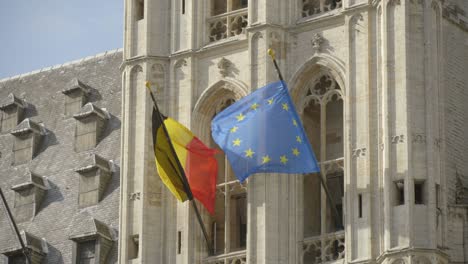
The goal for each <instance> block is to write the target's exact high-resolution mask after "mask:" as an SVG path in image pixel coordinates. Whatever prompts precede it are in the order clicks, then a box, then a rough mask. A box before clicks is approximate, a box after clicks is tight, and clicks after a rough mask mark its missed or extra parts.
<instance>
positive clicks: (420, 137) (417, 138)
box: [412, 133, 426, 144]
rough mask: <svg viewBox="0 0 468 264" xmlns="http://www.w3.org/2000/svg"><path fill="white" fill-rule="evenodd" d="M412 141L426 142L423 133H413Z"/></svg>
mask: <svg viewBox="0 0 468 264" xmlns="http://www.w3.org/2000/svg"><path fill="white" fill-rule="evenodd" d="M412 142H413V143H417V144H423V143H426V135H425V134H423V133H414V134H413V139H412Z"/></svg>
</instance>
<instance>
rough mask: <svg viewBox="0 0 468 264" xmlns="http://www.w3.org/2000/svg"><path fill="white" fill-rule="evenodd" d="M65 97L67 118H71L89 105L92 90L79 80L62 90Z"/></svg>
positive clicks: (74, 80) (75, 79)
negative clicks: (85, 105)
mask: <svg viewBox="0 0 468 264" xmlns="http://www.w3.org/2000/svg"><path fill="white" fill-rule="evenodd" d="M62 93H63V94H65V95H66V97H65V116H71V115H73V114H75V113H77V112H78V111H80V109H81V107H82V106H83V105H84V104H86V103H87V100H88V95H89V93H90V88H89V87H88V86H87V85H85V84H84V83H82V82H81V81H80V80H78V79H77V78H74V79H73V80H71V81H70V82H69V83H68V84H67V85H66V87H65V89H63V90H62Z"/></svg>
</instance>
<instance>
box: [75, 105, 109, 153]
mask: <svg viewBox="0 0 468 264" xmlns="http://www.w3.org/2000/svg"><path fill="white" fill-rule="evenodd" d="M73 117H74V118H75V119H76V121H77V123H76V129H75V151H77V152H80V151H83V150H89V149H92V148H94V147H95V146H96V145H97V144H98V143H99V140H100V139H101V138H102V136H103V132H104V130H105V127H106V124H107V122H108V120H109V119H110V115H109V113H108V112H107V111H106V110H104V109H101V108H99V107H97V106H95V105H93V104H92V103H87V104H86V105H84V106H83V107H82V108H81V110H80V112H79V113H77V114H75V115H73Z"/></svg>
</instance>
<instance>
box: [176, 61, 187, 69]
mask: <svg viewBox="0 0 468 264" xmlns="http://www.w3.org/2000/svg"><path fill="white" fill-rule="evenodd" d="M182 66H187V61H186V60H185V59H180V60H178V61H176V63H175V64H174V68H175V69H179V68H182Z"/></svg>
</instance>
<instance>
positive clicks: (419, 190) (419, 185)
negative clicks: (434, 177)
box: [414, 182, 424, 204]
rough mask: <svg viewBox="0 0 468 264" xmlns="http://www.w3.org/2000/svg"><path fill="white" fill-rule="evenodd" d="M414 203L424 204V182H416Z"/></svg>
mask: <svg viewBox="0 0 468 264" xmlns="http://www.w3.org/2000/svg"><path fill="white" fill-rule="evenodd" d="M414 203H415V204H424V182H415V183H414Z"/></svg>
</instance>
